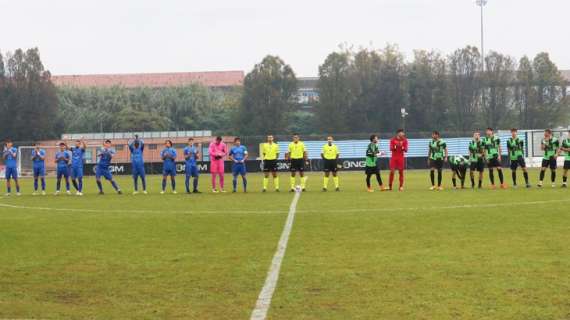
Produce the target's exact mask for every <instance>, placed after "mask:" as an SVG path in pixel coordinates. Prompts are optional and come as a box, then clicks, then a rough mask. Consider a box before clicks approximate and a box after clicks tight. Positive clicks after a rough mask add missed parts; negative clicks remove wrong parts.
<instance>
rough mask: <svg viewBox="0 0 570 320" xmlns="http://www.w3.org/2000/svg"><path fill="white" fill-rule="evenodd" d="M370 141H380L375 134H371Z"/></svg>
mask: <svg viewBox="0 0 570 320" xmlns="http://www.w3.org/2000/svg"><path fill="white" fill-rule="evenodd" d="M370 142H373V143H378V136H377V135H375V134H372V135H370Z"/></svg>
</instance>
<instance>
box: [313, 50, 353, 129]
mask: <svg viewBox="0 0 570 320" xmlns="http://www.w3.org/2000/svg"><path fill="white" fill-rule="evenodd" d="M350 72H351V60H350V53H349V52H346V51H345V52H333V53H331V54H329V55H328V57H327V58H326V60H325V62H324V63H323V64H322V65H321V66H319V82H318V85H317V87H318V90H319V102H318V103H317V106H316V116H317V117H316V118H317V123H318V127H319V129H320V130H321V131H327V132H348V131H349V130H348V128H349V123H347V115H348V110H349V109H350V106H351V104H352V101H353V99H354V97H353V95H352V93H351V90H350V78H351V75H350Z"/></svg>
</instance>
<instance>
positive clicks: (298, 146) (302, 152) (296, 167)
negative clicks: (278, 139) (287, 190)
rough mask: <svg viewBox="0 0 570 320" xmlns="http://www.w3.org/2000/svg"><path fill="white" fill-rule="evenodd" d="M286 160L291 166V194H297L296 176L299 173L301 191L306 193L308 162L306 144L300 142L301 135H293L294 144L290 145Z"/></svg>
mask: <svg viewBox="0 0 570 320" xmlns="http://www.w3.org/2000/svg"><path fill="white" fill-rule="evenodd" d="M285 159H286V160H288V161H289V163H290V166H291V192H295V176H296V174H297V172H299V176H300V177H301V189H302V190H303V191H305V188H306V183H307V177H305V162H306V161H307V149H305V144H304V143H303V142H302V141H300V140H299V135H298V134H296V133H295V134H294V135H293V142H291V143H289V148H288V150H287V153H286V154H285Z"/></svg>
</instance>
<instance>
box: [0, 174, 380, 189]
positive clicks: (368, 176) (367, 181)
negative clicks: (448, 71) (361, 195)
mask: <svg viewBox="0 0 570 320" xmlns="http://www.w3.org/2000/svg"><path fill="white" fill-rule="evenodd" d="M370 177H371V175H370V174H368V173H367V174H366V186H367V187H368V189H370ZM8 190H10V188H8ZM8 192H10V191H8Z"/></svg>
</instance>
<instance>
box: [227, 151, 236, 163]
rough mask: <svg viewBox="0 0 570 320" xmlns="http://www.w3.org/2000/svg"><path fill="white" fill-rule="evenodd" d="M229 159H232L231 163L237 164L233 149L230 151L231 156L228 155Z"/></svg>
mask: <svg viewBox="0 0 570 320" xmlns="http://www.w3.org/2000/svg"><path fill="white" fill-rule="evenodd" d="M228 157H229V158H230V161H231V162H237V161H235V159H234V150H233V149H232V150H230V154H229V155H228Z"/></svg>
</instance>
